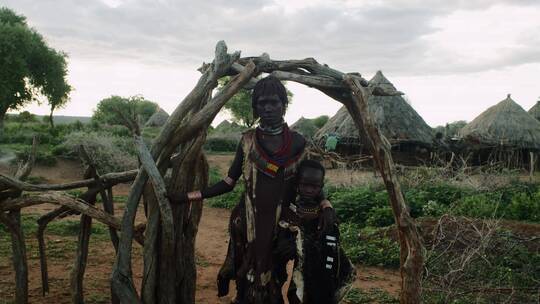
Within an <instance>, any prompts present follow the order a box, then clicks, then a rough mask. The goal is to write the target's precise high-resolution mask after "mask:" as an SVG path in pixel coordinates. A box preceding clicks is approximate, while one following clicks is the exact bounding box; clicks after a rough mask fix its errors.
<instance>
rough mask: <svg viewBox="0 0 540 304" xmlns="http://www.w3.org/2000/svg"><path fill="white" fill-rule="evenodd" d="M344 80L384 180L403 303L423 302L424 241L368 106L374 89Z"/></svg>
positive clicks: (351, 106)
mask: <svg viewBox="0 0 540 304" xmlns="http://www.w3.org/2000/svg"><path fill="white" fill-rule="evenodd" d="M344 81H345V83H347V85H349V87H350V89H351V91H352V100H353V102H352V103H350V104H348V105H346V106H347V109H348V110H349V113H350V114H351V117H352V118H353V120H354V122H355V124H356V126H357V127H358V129H359V131H360V132H363V130H365V132H366V134H367V135H368V136H367V138H368V139H369V142H370V144H371V147H372V153H373V159H374V160H375V163H376V164H377V168H378V169H379V171H380V172H381V176H382V178H383V180H384V183H385V186H386V190H387V191H388V196H389V198H390V205H391V206H392V212H393V214H394V219H395V222H396V226H397V228H398V236H399V243H400V272H401V292H400V303H401V304H413V303H415V304H416V303H420V302H421V292H422V285H421V279H422V268H423V260H424V259H423V256H422V250H423V246H422V241H421V240H420V235H419V233H418V231H417V229H416V224H415V222H414V219H413V218H412V217H411V216H410V214H409V208H408V206H407V204H406V203H405V198H404V197H403V193H402V191H401V186H400V182H399V180H398V178H397V174H396V168H395V166H394V161H393V159H392V154H391V151H390V143H389V142H388V140H387V139H386V138H385V137H384V136H382V135H381V133H380V131H379V129H378V128H377V125H376V124H375V120H374V119H373V118H372V117H371V113H370V112H369V109H368V100H369V97H370V96H371V92H370V91H369V89H368V88H365V87H363V86H362V85H361V84H360V83H359V82H358V81H357V80H356V79H355V77H354V76H353V75H346V76H345V77H344Z"/></svg>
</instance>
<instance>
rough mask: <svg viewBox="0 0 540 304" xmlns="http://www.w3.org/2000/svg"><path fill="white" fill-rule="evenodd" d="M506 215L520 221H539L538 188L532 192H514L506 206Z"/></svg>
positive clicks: (539, 201) (539, 191)
mask: <svg viewBox="0 0 540 304" xmlns="http://www.w3.org/2000/svg"><path fill="white" fill-rule="evenodd" d="M507 217H508V218H510V219H514V220H520V221H533V222H540V189H539V190H538V191H537V192H536V193H534V194H532V195H527V194H526V193H517V194H515V195H514V196H513V197H512V199H511V202H510V204H509V205H508V208H507Z"/></svg>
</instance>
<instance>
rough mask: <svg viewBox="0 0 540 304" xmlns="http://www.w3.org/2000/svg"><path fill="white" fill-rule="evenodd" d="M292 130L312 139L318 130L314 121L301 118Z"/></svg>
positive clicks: (292, 126)
mask: <svg viewBox="0 0 540 304" xmlns="http://www.w3.org/2000/svg"><path fill="white" fill-rule="evenodd" d="M291 130H294V131H296V132H298V133H300V134H302V135H304V137H306V138H312V137H313V135H315V133H316V132H317V130H318V129H317V127H316V126H315V123H314V122H313V119H308V118H304V117H300V119H298V120H297V121H296V122H295V123H293V124H292V125H291Z"/></svg>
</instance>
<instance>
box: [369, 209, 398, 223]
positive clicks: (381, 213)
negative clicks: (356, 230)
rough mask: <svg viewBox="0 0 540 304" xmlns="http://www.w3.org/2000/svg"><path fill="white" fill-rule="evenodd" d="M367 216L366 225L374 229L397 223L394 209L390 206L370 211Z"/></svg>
mask: <svg viewBox="0 0 540 304" xmlns="http://www.w3.org/2000/svg"><path fill="white" fill-rule="evenodd" d="M367 216H368V218H367V220H366V224H367V225H368V226H372V227H386V226H390V225H392V224H394V222H395V220H394V214H393V213H392V207H390V206H389V205H387V206H380V207H375V208H373V209H371V210H369V212H368V214H367Z"/></svg>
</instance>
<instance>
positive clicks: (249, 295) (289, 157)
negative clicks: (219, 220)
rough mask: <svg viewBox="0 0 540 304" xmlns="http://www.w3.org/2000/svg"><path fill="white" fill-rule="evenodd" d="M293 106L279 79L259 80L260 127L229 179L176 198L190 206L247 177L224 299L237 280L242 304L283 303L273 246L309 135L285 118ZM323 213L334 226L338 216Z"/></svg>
mask: <svg viewBox="0 0 540 304" xmlns="http://www.w3.org/2000/svg"><path fill="white" fill-rule="evenodd" d="M287 104H288V98H287V91H286V89H285V86H283V84H282V83H281V82H280V81H279V80H278V79H277V78H275V77H272V76H269V77H266V78H264V79H261V80H260V81H259V82H257V84H256V85H255V87H254V89H253V94H252V104H251V106H252V108H253V115H254V117H255V118H256V119H257V118H258V119H259V125H258V127H257V128H256V129H251V130H248V131H246V132H244V133H243V135H242V139H241V141H240V143H239V145H238V149H237V151H236V155H235V158H234V161H233V163H232V165H231V167H230V169H229V172H228V174H227V176H226V177H225V178H224V179H223V180H222V181H220V182H218V183H217V184H215V185H213V186H211V187H209V188H206V189H203V190H201V191H193V192H190V193H187V194H186V195H182V196H181V197H180V198H179V199H178V198H176V200H175V199H174V198H173V201H180V202H185V201H196V200H201V199H205V198H210V197H214V196H218V195H221V194H223V193H226V192H229V191H231V190H233V188H234V186H235V184H236V182H237V181H238V179H239V178H240V176H243V182H244V186H245V193H244V195H243V198H242V200H241V202H240V203H239V204H238V205H237V206H236V207H235V208H234V209H233V211H232V214H231V219H230V234H231V242H230V244H229V251H228V253H227V260H226V261H225V264H224V266H223V267H222V269H221V271H220V274H219V276H218V285H219V289H220V291H219V296H223V295H225V294H227V292H228V282H229V280H230V279H233V278H234V279H235V280H236V285H237V299H236V303H257V304H266V303H269V304H273V303H283V299H282V296H281V285H282V284H283V283H284V281H285V280H286V272H285V265H275V264H274V259H273V255H272V250H273V242H274V239H275V233H276V229H277V226H276V225H277V220H278V219H279V217H280V214H281V210H282V209H283V208H287V207H288V206H289V204H290V203H291V202H293V201H294V199H295V196H296V187H295V184H294V178H293V177H294V176H295V173H296V167H297V165H298V164H299V162H300V161H301V160H302V159H303V158H304V156H305V146H306V140H305V139H304V137H302V135H300V134H299V133H296V132H294V131H291V130H289V128H288V126H287V124H286V123H285V122H284V120H283V117H284V115H285V111H286V109H287ZM326 207H330V203H329V202H328V201H326V200H323V203H322V205H321V208H323V209H324V208H326ZM323 214H326V215H327V216H326V217H325V220H326V222H325V223H326V224H327V225H328V224H330V225H331V223H329V222H331V221H333V216H332V213H331V212H323ZM327 225H325V226H327Z"/></svg>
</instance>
